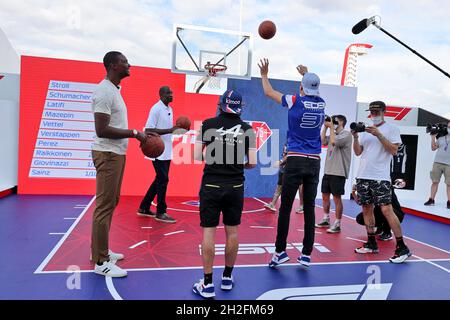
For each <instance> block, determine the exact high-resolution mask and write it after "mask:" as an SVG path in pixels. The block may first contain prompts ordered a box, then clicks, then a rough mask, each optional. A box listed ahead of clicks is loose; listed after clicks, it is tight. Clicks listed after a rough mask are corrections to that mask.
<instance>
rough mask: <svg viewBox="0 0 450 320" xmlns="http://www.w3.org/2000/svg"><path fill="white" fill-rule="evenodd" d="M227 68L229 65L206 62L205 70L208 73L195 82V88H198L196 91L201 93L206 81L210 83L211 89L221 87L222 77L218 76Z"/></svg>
mask: <svg viewBox="0 0 450 320" xmlns="http://www.w3.org/2000/svg"><path fill="white" fill-rule="evenodd" d="M226 70H227V66H226V65H224V64H212V63H209V62H208V63H206V65H205V72H206V73H207V74H206V75H205V76H204V77H203V78H201V79H200V80H199V81H197V82H196V83H195V86H194V88H197V89H196V90H195V92H196V93H199V92H200V90H201V89H202V88H203V87H204V85H205V84H206V83H208V88H209V89H220V83H221V78H220V77H217V74H218V73H220V72H225V71H226Z"/></svg>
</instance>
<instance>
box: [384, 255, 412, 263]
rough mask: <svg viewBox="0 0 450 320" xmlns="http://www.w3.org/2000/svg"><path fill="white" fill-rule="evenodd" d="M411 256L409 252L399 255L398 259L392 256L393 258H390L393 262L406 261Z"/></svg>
mask: <svg viewBox="0 0 450 320" xmlns="http://www.w3.org/2000/svg"><path fill="white" fill-rule="evenodd" d="M409 257H411V253H409V254H404V255H402V256H400V257H398V258H397V259H392V258H391V259H389V261H390V262H392V263H403V262H405V260H406V259H408V258H409Z"/></svg>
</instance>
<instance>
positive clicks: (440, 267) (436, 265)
mask: <svg viewBox="0 0 450 320" xmlns="http://www.w3.org/2000/svg"><path fill="white" fill-rule="evenodd" d="M412 256H413V257H414V258H417V259H420V260H422V261H425V262H428V263H429V264H431V265H433V266H435V267H437V268H439V269H441V270H444V271H445V272H447V273H450V270H448V269H447V268H444V267H443V266H440V265H438V264H436V263H434V262H431V261H430V260H427V259H424V258H421V257H419V256H416V255H415V254H413V255H412Z"/></svg>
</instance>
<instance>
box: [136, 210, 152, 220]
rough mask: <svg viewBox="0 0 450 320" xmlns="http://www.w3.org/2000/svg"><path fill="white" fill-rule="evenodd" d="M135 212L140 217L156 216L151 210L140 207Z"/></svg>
mask: <svg viewBox="0 0 450 320" xmlns="http://www.w3.org/2000/svg"><path fill="white" fill-rule="evenodd" d="M136 214H137V215H138V216H141V217H150V218H154V217H155V216H156V213H154V212H153V211H151V210H149V209H141V208H139V209H138V211H137V213H136Z"/></svg>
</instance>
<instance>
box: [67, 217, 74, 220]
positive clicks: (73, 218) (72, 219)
mask: <svg viewBox="0 0 450 320" xmlns="http://www.w3.org/2000/svg"><path fill="white" fill-rule="evenodd" d="M64 220H77V218H76V217H74V218H64Z"/></svg>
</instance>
